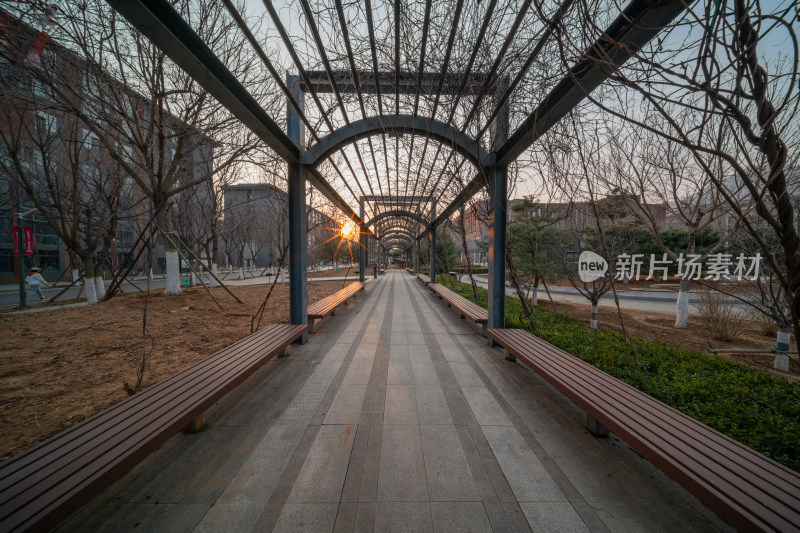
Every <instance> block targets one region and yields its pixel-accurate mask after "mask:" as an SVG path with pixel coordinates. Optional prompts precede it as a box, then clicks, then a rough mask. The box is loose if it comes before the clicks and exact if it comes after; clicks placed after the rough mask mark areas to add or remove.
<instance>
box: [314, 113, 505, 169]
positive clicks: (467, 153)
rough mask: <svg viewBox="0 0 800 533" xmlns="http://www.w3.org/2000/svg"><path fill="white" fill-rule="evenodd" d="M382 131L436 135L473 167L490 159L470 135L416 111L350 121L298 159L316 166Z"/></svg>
mask: <svg viewBox="0 0 800 533" xmlns="http://www.w3.org/2000/svg"><path fill="white" fill-rule="evenodd" d="M382 133H389V134H401V133H414V134H416V135H419V136H422V137H429V138H431V139H435V140H437V141H439V142H441V143H442V144H445V145H448V146H451V147H453V149H455V150H456V151H457V152H458V153H460V154H461V155H463V156H464V157H466V158H467V159H469V160H470V161H471V162H472V164H473V165H474V166H475V167H476V168H480V167H482V166H489V165H491V164H492V163H493V156H492V155H491V154H490V153H489V152H487V151H486V150H484V149H483V148H482V147H481V145H480V144H478V142H476V141H475V139H473V138H471V137H470V136H469V135H466V134H464V133H462V132H461V131H460V130H458V129H457V128H454V127H453V126H451V125H449V124H445V123H444V122H440V121H438V120H436V119H433V118H429V117H421V116H415V115H382V116H379V117H368V118H364V119H361V120H357V121H355V122H351V123H349V124H347V125H345V126H342V127H341V128H339V129H338V130H336V131H334V132H333V133H331V134H329V135H327V136H325V137H323V138H322V139H320V141H319V142H318V143H317V144H315V145H314V146H312V147H311V148H309V149H308V150H307V151H306V152H305V153H304V154H303V155H302V158H301V160H302V162H303V164H304V165H309V166H312V167H315V166H317V165H318V164H319V163H320V162H322V161H323V160H324V159H326V158H327V157H329V156H330V155H331V154H332V153H333V152H336V151H338V150H339V149H341V148H343V147H344V146H346V145H348V144H352V143H354V142H356V141H358V140H359V139H364V138H367V137H370V136H374V135H379V134H382Z"/></svg>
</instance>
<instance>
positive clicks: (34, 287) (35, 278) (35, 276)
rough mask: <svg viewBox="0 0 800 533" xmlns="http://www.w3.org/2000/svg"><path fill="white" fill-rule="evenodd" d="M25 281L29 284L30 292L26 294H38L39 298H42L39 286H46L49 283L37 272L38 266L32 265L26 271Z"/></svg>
mask: <svg viewBox="0 0 800 533" xmlns="http://www.w3.org/2000/svg"><path fill="white" fill-rule="evenodd" d="M25 281H26V282H28V285H30V286H31V293H30V294H29V295H28V296H31V295H33V293H36V294H38V295H39V298H40V299H42V300H44V294H42V289H41V286H42V285H44V286H45V287H47V286H49V284H48V283H47V282H46V281H45V280H44V278H43V277H42V275H41V274H39V267H33V268H32V269H31V271H30V272H28V277H27V278H25Z"/></svg>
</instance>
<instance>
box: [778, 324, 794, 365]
mask: <svg viewBox="0 0 800 533" xmlns="http://www.w3.org/2000/svg"><path fill="white" fill-rule="evenodd" d="M791 331H792V328H791V327H789V326H781V327H779V328H778V343H777V344H776V345H775V352H776V353H775V365H774V366H775V368H776V369H777V370H781V371H783V372H788V371H789V355H788V354H787V353H786V352H788V351H789V348H790V345H789V336H790V335H791Z"/></svg>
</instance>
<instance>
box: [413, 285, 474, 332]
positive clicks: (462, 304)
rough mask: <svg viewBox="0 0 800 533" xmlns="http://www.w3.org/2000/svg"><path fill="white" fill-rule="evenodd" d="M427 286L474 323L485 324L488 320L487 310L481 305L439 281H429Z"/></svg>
mask: <svg viewBox="0 0 800 533" xmlns="http://www.w3.org/2000/svg"><path fill="white" fill-rule="evenodd" d="M428 287H429V288H430V289H431V290H432V291H433V292H435V293H436V294H438V295H439V296H440V297H441V298H442V299H443V300H445V301H446V302H448V303H449V304H450V305H451V306H453V307H455V308H456V309H458V310H459V311H460V312H461V313H462V314H463V315H464V316H466V317H467V318H468V319H469V320H470V321H471V322H475V323H476V324H486V323H487V322H488V321H489V312H488V311H487V310H486V309H484V308H483V307H481V306H479V305H477V304H476V303H474V302H471V301H469V300H467V299H466V298H464V297H463V296H461V295H460V294H458V293H456V292H454V291H452V290H450V289H448V288H447V287H445V286H444V285H441V284H439V283H429V284H428Z"/></svg>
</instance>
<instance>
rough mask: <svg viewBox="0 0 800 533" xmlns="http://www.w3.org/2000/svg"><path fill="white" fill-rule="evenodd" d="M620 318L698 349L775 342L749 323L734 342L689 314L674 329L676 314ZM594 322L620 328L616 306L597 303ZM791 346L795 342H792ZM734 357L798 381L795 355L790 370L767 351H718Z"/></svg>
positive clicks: (576, 311)
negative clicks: (717, 336) (714, 334)
mask: <svg viewBox="0 0 800 533" xmlns="http://www.w3.org/2000/svg"><path fill="white" fill-rule="evenodd" d="M539 305H540V306H542V307H544V308H547V309H551V308H552V306H551V303H550V300H548V299H547V298H542V297H541V296H540V298H539ZM556 309H557V310H558V311H559V312H561V313H564V314H565V315H568V316H571V317H575V318H576V319H578V320H579V321H580V322H581V323H582V324H585V325H586V326H588V325H589V322H590V319H591V307H590V306H589V305H588V304H587V305H578V304H573V303H569V302H556ZM622 318H623V320H624V322H625V327H626V328H627V330H628V334H629V335H631V336H634V337H642V338H645V339H648V340H651V341H656V342H663V343H664V344H670V345H672V346H677V347H687V348H691V349H692V350H695V351H698V352H701V353H702V352H706V351H708V349H709V346H708V341H711V343H712V344H713V345H714V348H737V349H766V350H768V349H770V348H772V347H773V346H775V337H774V336H765V335H763V334H761V332H759V331H758V329H757V328H756V327H755V326H753V325H751V326H749V327H746V328H745V329H744V330H743V331H742V332H741V334H740V336H739V338H738V339H737V340H735V341H733V342H722V341H716V340H713V338H712V335H711V331H710V330H709V329H708V327H707V326H706V325H705V324H704V323H703V322H702V321H701V320H700V319H698V318H696V317H691V316H690V317H689V321H688V323H687V326H688V327H687V328H686V329H676V328H675V327H673V325H674V323H675V316H674V315H672V314H667V313H655V312H645V311H641V310H638V309H637V310H635V311H631V310H628V311H625V310H623V313H622ZM597 326H598V328H601V329H611V330H614V331H621V330H622V327H621V326H620V321H619V317H618V315H617V309H616V307H613V306H600V307H599V308H598V311H597ZM792 345H793V347H794V343H792ZM721 355H723V356H724V357H727V358H729V359H732V360H734V361H740V362H742V363H747V364H750V365H755V366H759V367H763V368H766V369H767V370H769V371H770V372H773V373H774V374H777V375H781V376H783V377H785V378H787V379H790V380H793V381H800V363H798V357H797V355H793V356H791V357H790V361H789V370H790V371H789V373H786V372H779V371H777V370H775V369H774V368H772V367H773V364H774V362H775V356H774V355H773V354H771V353H767V354H721Z"/></svg>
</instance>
